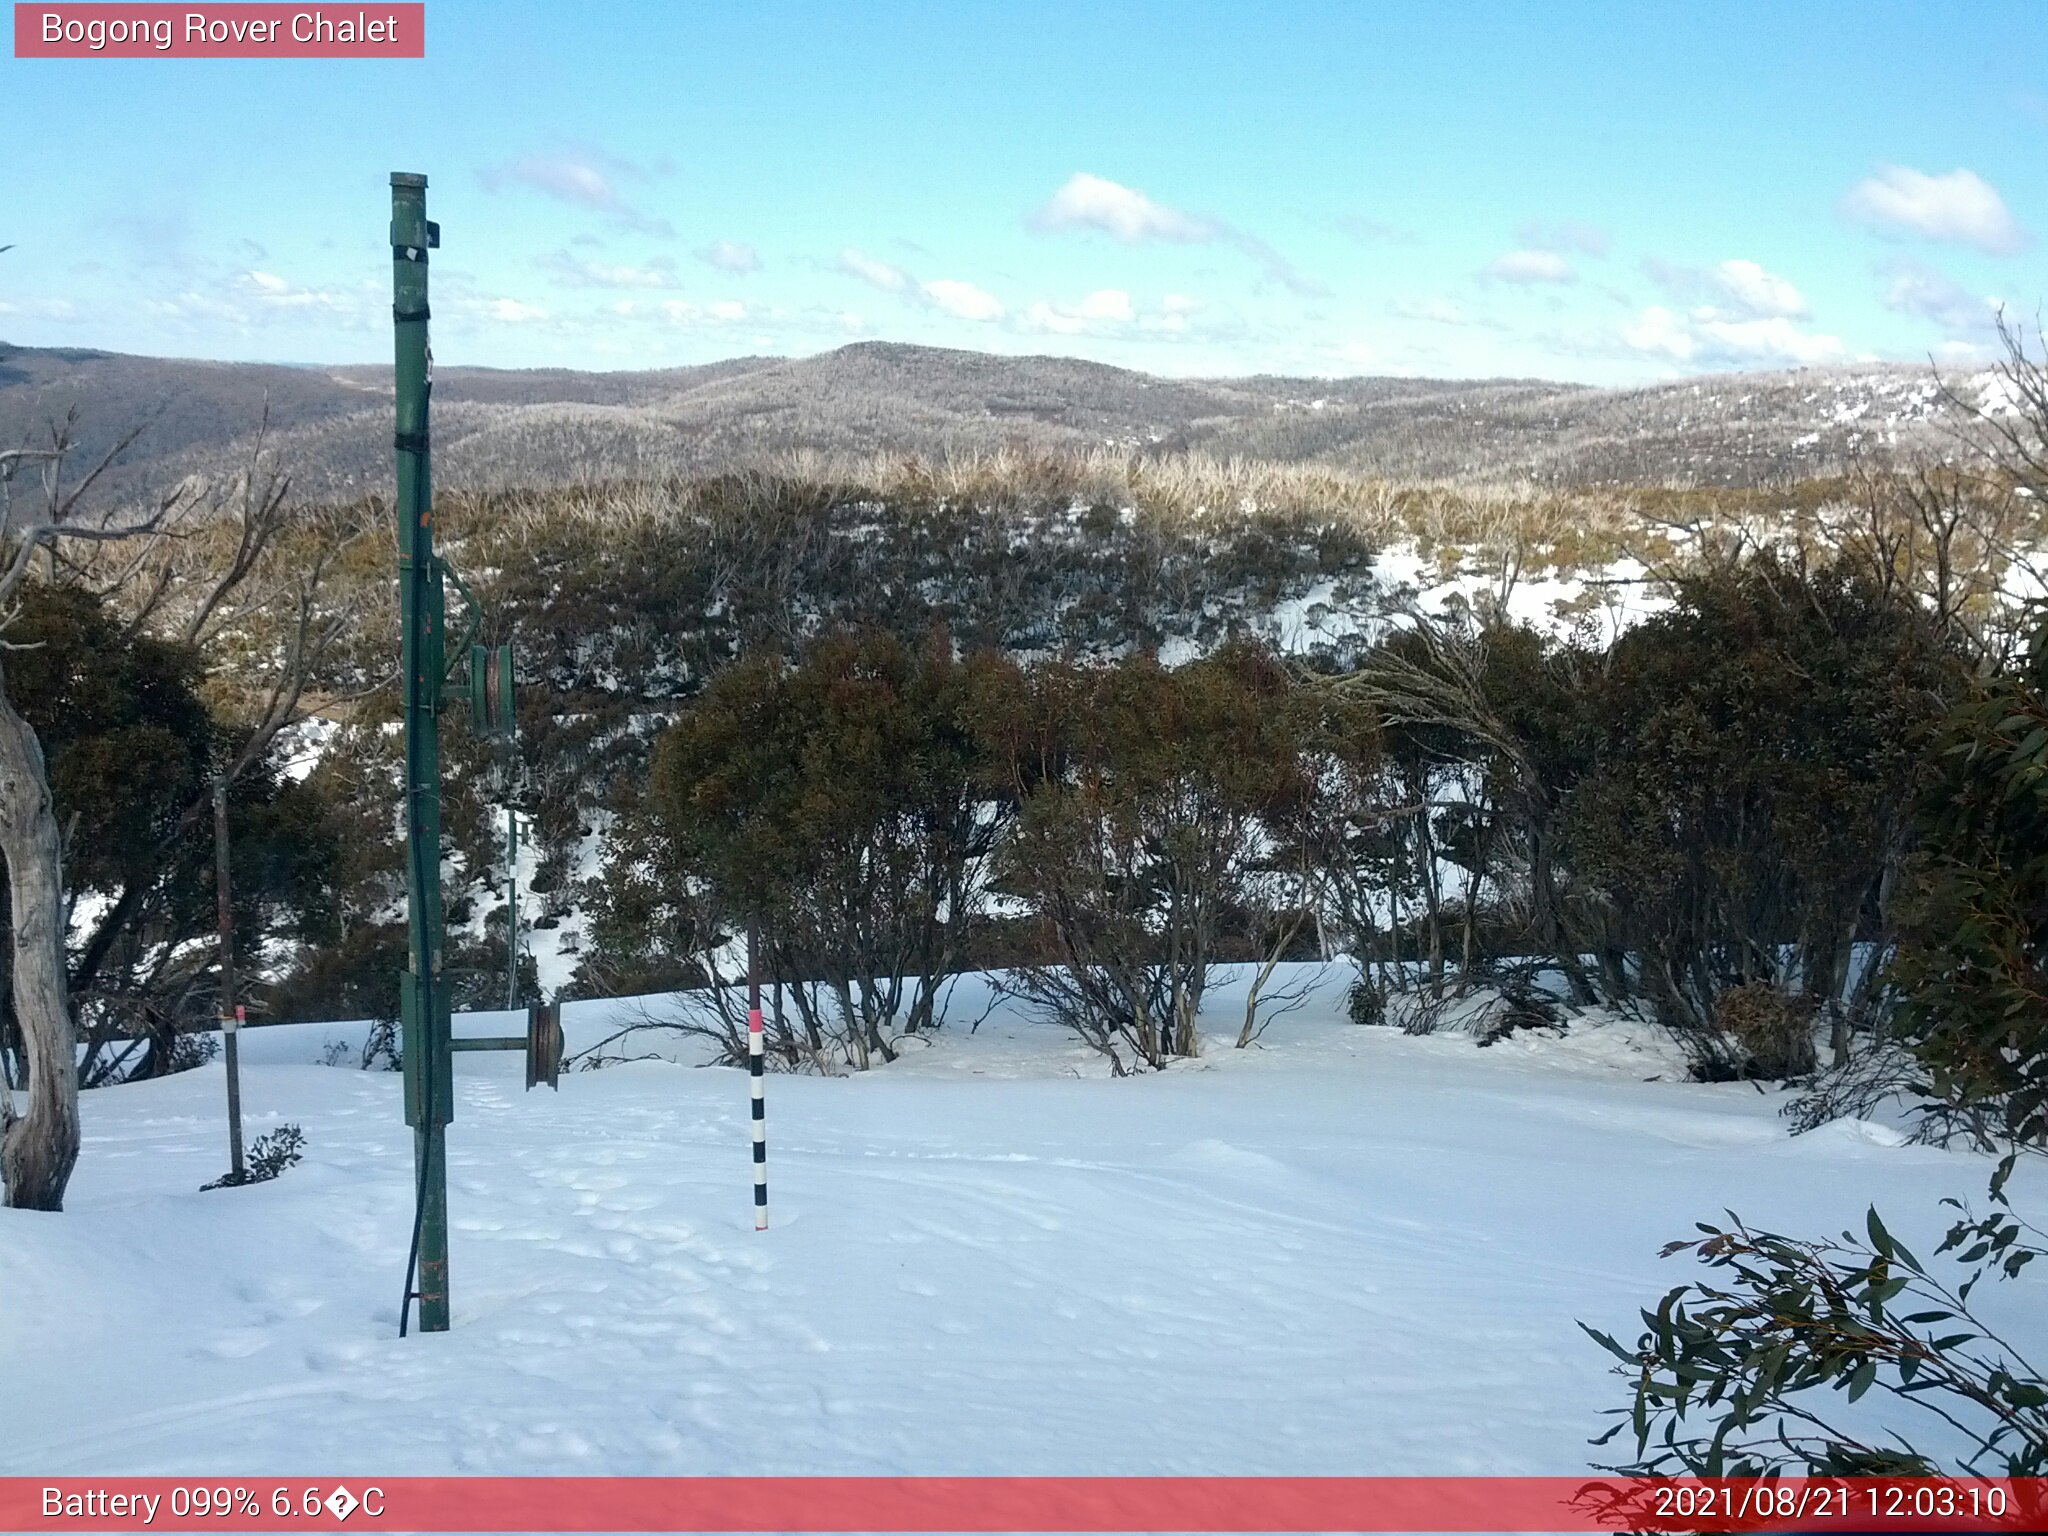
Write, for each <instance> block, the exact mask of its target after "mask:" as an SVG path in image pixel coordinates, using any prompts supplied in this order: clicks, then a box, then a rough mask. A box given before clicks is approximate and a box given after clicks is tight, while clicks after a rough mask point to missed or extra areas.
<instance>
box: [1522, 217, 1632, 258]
mask: <svg viewBox="0 0 2048 1536" xmlns="http://www.w3.org/2000/svg"><path fill="white" fill-rule="evenodd" d="M1515 238H1516V239H1517V240H1518V241H1520V242H1521V243H1522V246H1523V248H1524V249H1525V250H1535V251H1577V252H1578V253H1579V254H1580V255H1582V256H1605V255H1606V254H1607V249H1608V247H1609V245H1611V244H1612V243H1613V242H1612V241H1610V240H1609V238H1608V235H1607V231H1606V230H1604V229H1601V228H1600V227H1599V226H1598V225H1594V224H1585V223H1581V222H1580V221H1579V220H1577V219H1557V220H1544V219H1525V220H1524V221H1523V222H1522V223H1520V224H1517V225H1516V226H1515Z"/></svg>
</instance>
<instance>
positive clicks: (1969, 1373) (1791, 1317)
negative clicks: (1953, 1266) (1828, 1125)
mask: <svg viewBox="0 0 2048 1536" xmlns="http://www.w3.org/2000/svg"><path fill="white" fill-rule="evenodd" d="M1946 1203H1948V1204H1950V1205H1955V1206H1956V1208H1957V1209H1958V1210H1962V1209H1963V1208H1962V1207H1961V1206H1960V1204H1958V1203H1957V1202H1955V1201H1949V1202H1946ZM1730 1220H1731V1225H1729V1226H1727V1227H1716V1226H1710V1225H1708V1224H1707V1223H1705V1222H1702V1223H1700V1224H1699V1230H1700V1231H1701V1232H1703V1233H1705V1234H1706V1235H1705V1236H1704V1237H1703V1238H1697V1239H1694V1240H1692V1241H1689V1242H1678V1243H1672V1244H1670V1245H1669V1246H1667V1247H1666V1248H1665V1250H1664V1252H1665V1254H1666V1255H1667V1256H1668V1255H1671V1254H1675V1253H1691V1254H1694V1255H1695V1256H1697V1257H1698V1258H1699V1259H1700V1260H1701V1261H1702V1262H1703V1263H1705V1264H1706V1265H1707V1266H1708V1267H1709V1268H1710V1269H1714V1270H1720V1271H1725V1272H1727V1273H1729V1274H1730V1275H1732V1277H1733V1278H1732V1280H1731V1281H1730V1282H1728V1283H1727V1284H1712V1283H1708V1282H1704V1281H1696V1282H1694V1283H1692V1284H1689V1285H1681V1286H1679V1287H1677V1288H1676V1289H1675V1290H1673V1291H1671V1292H1670V1294H1668V1295H1667V1296H1665V1298H1664V1300H1663V1301H1662V1302H1661V1303H1660V1304H1659V1305H1658V1307H1657V1308H1656V1310H1654V1311H1645V1312H1643V1314H1642V1319H1643V1333H1642V1335H1641V1337H1640V1338H1639V1339H1638V1340H1637V1341H1636V1344H1635V1346H1634V1347H1633V1348H1626V1347H1624V1346H1623V1345H1621V1344H1619V1343H1617V1342H1616V1341H1615V1340H1614V1339H1612V1338H1610V1337H1609V1336H1608V1335H1606V1334H1604V1333H1601V1332H1600V1331H1598V1330H1597V1329H1594V1328H1586V1332H1587V1333H1588V1334H1589V1335H1591V1337H1592V1338H1593V1339H1594V1340H1595V1341H1596V1342H1598V1343H1599V1344H1600V1345H1601V1347H1602V1348H1604V1349H1606V1350H1607V1352H1608V1353H1609V1354H1611V1355H1613V1356H1615V1357H1616V1359H1617V1360H1619V1361H1620V1362H1621V1363H1620V1364H1619V1365H1618V1366H1617V1367H1616V1369H1615V1374H1616V1375H1617V1376H1620V1377H1622V1378H1624V1379H1625V1380H1627V1381H1629V1382H1630V1383H1631V1384H1632V1386H1633V1400H1632V1402H1631V1403H1630V1404H1629V1406H1627V1407H1625V1408H1617V1409H1615V1410H1613V1413H1614V1416H1615V1417H1616V1419H1617V1421H1618V1422H1616V1423H1615V1424H1614V1426H1613V1427H1612V1428H1610V1429H1609V1430H1608V1431H1607V1432H1606V1433H1605V1434H1603V1435H1601V1436H1599V1438H1598V1439H1596V1440H1595V1441H1594V1442H1593V1443H1594V1444H1595V1445H1604V1444H1606V1443H1607V1442H1608V1441H1610V1440H1612V1439H1613V1438H1614V1437H1615V1436H1616V1435H1618V1434H1620V1433H1621V1432H1622V1431H1623V1430H1624V1429H1632V1430H1633V1431H1634V1434H1635V1460H1634V1461H1633V1462H1631V1463H1628V1464H1627V1465H1624V1466H1617V1467H1612V1468H1610V1469H1609V1470H1611V1471H1615V1472H1620V1473H1624V1474H1628V1475H1631V1476H1669V1475H1691V1476H1698V1477H1761V1476H1774V1475H1783V1474H1786V1473H1793V1474H1805V1475H1808V1476H1831V1477H1842V1476H1860V1477H1878V1476H1885V1477H1928V1476H1935V1475H1938V1474H1939V1473H1940V1472H1941V1471H1942V1467H1941V1458H1938V1457H1937V1456H1936V1455H1935V1454H1932V1453H1929V1452H1923V1451H1921V1450H1919V1449H1916V1448H1915V1447H1914V1445H1913V1443H1912V1442H1911V1440H1910V1439H1908V1438H1907V1437H1906V1435H1905V1434H1904V1433H1902V1432H1901V1431H1900V1430H1899V1429H1898V1428H1896V1427H1894V1426H1893V1425H1885V1426H1883V1427H1882V1428H1881V1429H1880V1428H1877V1427H1872V1426H1869V1425H1868V1423H1867V1420H1869V1419H1874V1418H1875V1417H1876V1415H1875V1414H1874V1413H1866V1415H1863V1416H1859V1415H1847V1416H1844V1417H1846V1418H1847V1419H1848V1420H1849V1423H1846V1424H1845V1423H1844V1422H1842V1421H1841V1419H1839V1418H1838V1417H1837V1416H1836V1415H1837V1409H1836V1408H1835V1407H1834V1406H1833V1405H1831V1404H1830V1402H1829V1401H1828V1398H1827V1396H1826V1394H1827V1393H1830V1392H1832V1393H1838V1394H1840V1397H1839V1401H1840V1403H1841V1404H1843V1405H1847V1404H1850V1403H1855V1402H1857V1401H1859V1400H1860V1399H1861V1398H1862V1397H1863V1396H1864V1395H1865V1394H1866V1393H1868V1392H1869V1391H1870V1390H1871V1389H1872V1388H1873V1387H1875V1388H1879V1389H1881V1391H1882V1392H1883V1393H1884V1394H1887V1395H1888V1396H1889V1398H1890V1399H1891V1402H1892V1406H1893V1407H1894V1408H1895V1409H1896V1410H1897V1411H1898V1417H1899V1418H1900V1419H1902V1420H1904V1421H1906V1422H1910V1423H1917V1424H1919V1425H1921V1426H1923V1427H1924V1428H1925V1429H1928V1430H1933V1431H1934V1432H1936V1433H1938V1434H1942V1435H1944V1436H1945V1437H1946V1438H1948V1439H1949V1440H1950V1441H1951V1443H1953V1440H1954V1438H1955V1436H1957V1435H1960V1436H1961V1437H1962V1440H1963V1442H1964V1444H1965V1445H1966V1446H1967V1450H1965V1451H1964V1452H1963V1453H1962V1454H1960V1455H1958V1456H1955V1457H1954V1458H1953V1460H1954V1462H1955V1464H1956V1465H1955V1466H1954V1468H1953V1469H1952V1471H1956V1472H1961V1473H1965V1474H1968V1475H1972V1476H1986V1475H1990V1476H2004V1477H2038V1476H2040V1475H2041V1474H2042V1473H2043V1472H2044V1471H2048V1383H2044V1381H2043V1379H2042V1376H2041V1372H2040V1371H2039V1369H2038V1368H2036V1367H2035V1366H2034V1365H2032V1364H2031V1363H2030V1362H2029V1361H2028V1360H2027V1359H2026V1358H2025V1357H2024V1356H2022V1355H2021V1354H2019V1353H2018V1351H2016V1350H2015V1349H2014V1348H2013V1347H2012V1346H2011V1345H2009V1344H2007V1343H2006V1342H2005V1341H2004V1340H2003V1339H2001V1338H2000V1337H1999V1336H1998V1335H1997V1334H1996V1333H1995V1332H1993V1331H1992V1329H1991V1328H1990V1327H1988V1326H1987V1325H1986V1324H1985V1323H1983V1322H1982V1321H1981V1320H1979V1319H1978V1318H1977V1317H1976V1316H1975V1315H1974V1314H1973V1313H1972V1312H1971V1310H1970V1305H1969V1297H1970V1292H1971V1290H1972V1289H1973V1288H1974V1287H1975V1286H1976V1284H1977V1282H1978V1281H1979V1280H1980V1279H1981V1278H1983V1276H1984V1275H1985V1274H1986V1273H1987V1272H1993V1273H1996V1274H1997V1275H1999V1276H2000V1277H2001V1278H2008V1279H2009V1278H2011V1277H2012V1276H2014V1275H2017V1274H2018V1273H2019V1272H2020V1270H2021V1269H2023V1268H2024V1267H2025V1266H2026V1265H2027V1264H2028V1263H2030V1262H2031V1261H2032V1260H2034V1259H2035V1258H2037V1257H2039V1256H2040V1255H2041V1253H2042V1250H2041V1249H2040V1248H2038V1247H2036V1246H2035V1245H2034V1243H2033V1242H2031V1241H2029V1239H2043V1238H2044V1236H2048V1235H2044V1234H2042V1233H2040V1232H2038V1231H2036V1230H2034V1229H2033V1228H2031V1227H2027V1226H2025V1225H2023V1224H2022V1223H2020V1222H2019V1221H2017V1220H2015V1219H2014V1218H2012V1217H2011V1216H2009V1215H2006V1214H2003V1213H2002V1212H1996V1213H1994V1214H1993V1215H1991V1216H1989V1217H1986V1218H1984V1219H1982V1220H1972V1219H1970V1217H1969V1214H1968V1212H1967V1211H1965V1212H1964V1216H1963V1219H1962V1220H1959V1221H1958V1222H1956V1223H1955V1225H1954V1226H1953V1227H1951V1228H1950V1230H1949V1233H1948V1235H1947V1237H1946V1238H1944V1239H1943V1241H1942V1244H1941V1246H1940V1248H1939V1249H1937V1250H1936V1252H1937V1254H1946V1253H1951V1252H1954V1251H1956V1250H1962V1251H1961V1252H1959V1253H1957V1255H1956V1258H1955V1260H1954V1261H1953V1262H1955V1263H1957V1264H1959V1265H1963V1266H1972V1267H1971V1269H1970V1272H1969V1273H1968V1274H1967V1275H1965V1276H1964V1277H1963V1278H1962V1279H1961V1280H1960V1283H1958V1284H1957V1285H1955V1286H1953V1287H1951V1286H1950V1285H1948V1284H1946V1283H1945V1282H1943V1281H1942V1280H1940V1279H1938V1278H1937V1277H1936V1276H1935V1274H1934V1273H1933V1272H1932V1271H1931V1270H1930V1269H1929V1268H1928V1267H1927V1266H1926V1265H1924V1264H1923V1263H1922V1262H1921V1261H1920V1260H1919V1259H1917V1258H1916V1257H1914V1255H1913V1253H1912V1252H1911V1250H1909V1249H1908V1248H1907V1247H1906V1246H1905V1245H1904V1244H1903V1243H1900V1242H1899V1241H1898V1240H1897V1239H1896V1238H1894V1237H1892V1235H1891V1234H1890V1233H1889V1232H1888V1231H1886V1230H1885V1227H1884V1224H1883V1223H1882V1222H1881V1221H1880V1220H1879V1219H1878V1215H1877V1212H1876V1210H1875V1209H1872V1210H1871V1212H1870V1213H1869V1216H1868V1218H1867V1219H1866V1222H1865V1227H1866V1236H1864V1237H1858V1236H1855V1235H1853V1234H1851V1233H1848V1232H1844V1233H1843V1234H1842V1237H1841V1240H1840V1241H1839V1242H1825V1241H1824V1242H1807V1241H1802V1240H1800V1239H1797V1238H1790V1237H1783V1236H1780V1235H1778V1234H1777V1233H1773V1232H1761V1231H1756V1230H1754V1229H1752V1228H1750V1227H1748V1226H1746V1225H1744V1224H1743V1222H1742V1221H1741V1220H1740V1219H1739V1218H1734V1217H1731V1218H1730ZM1580 1326H1581V1327H1582V1328H1585V1327H1586V1325H1585V1324H1583V1323H1582V1324H1580ZM1852 1425H1853V1427H1851V1426H1852ZM1943 1425H1945V1426H1946V1428H1945V1429H1944V1428H1942V1427H1941V1426H1943ZM2029 1528H2033V1527H2029Z"/></svg>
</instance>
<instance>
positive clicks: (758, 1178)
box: [747, 927, 768, 1232]
mask: <svg viewBox="0 0 2048 1536" xmlns="http://www.w3.org/2000/svg"><path fill="white" fill-rule="evenodd" d="M766 1046H767V1031H766V1030H765V1029H763V1028H762V1023H761V960H760V947H759V945H758V944H757V942H756V941H755V937H754V930H753V929H752V928H751V927H750V928H748V929H747V1088H748V1093H749V1096H750V1098H751V1100H752V1104H753V1115H754V1230H755V1231H756V1232H766V1231H767V1230H768V1101H767V1099H766V1098H765V1097H764V1096H763V1092H762V1090H763V1087H764V1078H763V1076H762V1072H763V1068H764V1067H765V1066H766V1056H767V1050H766Z"/></svg>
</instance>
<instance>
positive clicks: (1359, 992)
mask: <svg viewBox="0 0 2048 1536" xmlns="http://www.w3.org/2000/svg"><path fill="white" fill-rule="evenodd" d="M1344 1012H1345V1013H1346V1014H1347V1015H1349V1016H1350V1019H1351V1022H1352V1023H1354V1024H1384V1023H1386V1022H1387V994H1386V993H1384V992H1382V991H1381V990H1380V989H1379V988H1378V987H1376V986H1374V985H1373V984H1372V981H1371V980H1370V979H1369V978H1367V977H1364V976H1361V977H1359V979H1358V980H1356V981H1354V982H1353V983H1351V993H1350V995H1349V996H1348V997H1347V998H1346V999H1345V1000H1344Z"/></svg>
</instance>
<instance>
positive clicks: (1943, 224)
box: [1842, 165, 2027, 256]
mask: <svg viewBox="0 0 2048 1536" xmlns="http://www.w3.org/2000/svg"><path fill="white" fill-rule="evenodd" d="M1842 207H1843V211H1844V212H1846V213H1847V214H1848V215H1849V216H1850V217H1851V218H1854V219H1857V220H1860V221H1861V222H1863V223H1865V224H1869V225H1872V226H1873V227H1875V228H1877V229H1879V230H1881V231H1883V232H1886V233H1890V234H1909V235H1921V236H1924V237H1925V238H1927V239H1929V240H1944V241H1948V242H1950V243H1952V244H1956V245H1970V246H1975V247H1976V248H1977V249H1978V250H1980V251H1989V252H1990V253H1991V254H1992V255H1994V256H2009V255H2011V254H2012V253H2013V252H2015V251H2017V250H2019V249H2020V248H2021V247H2022V246H2023V245H2025V244H2026V241H2027V237H2026V233H2025V231H2023V230H2022V229H2021V228H2020V226H2019V224H2018V222H2017V221H2016V220H2015V219H2014V218H2013V216H2012V212H2011V210H2010V209H2008V208H2007V207H2006V206H2005V200H2004V199H2003V198H2001V197H2000V196H1999V195H1998V190H1997V189H1996V188H1995V187H1993V186H1992V185H1991V184H1990V183H1989V182H1987V181H1986V180H1984V178H1983V177H1981V176H1979V175H1978V174H1977V173H1976V172H1975V171H1968V170H1963V169H1961V168H1958V169H1956V170H1953V171H1949V172H1946V173H1945V174H1943V175H1939V176H1931V175H1929V174H1928V173H1927V172H1925V171H1916V170H1914V169H1913V168H1912V167H1911V166H1906V165H1880V166H1879V167H1878V168H1877V174H1876V175H1874V176H1869V177H1866V178H1865V179H1864V180H1862V181H1860V182H1858V183H1857V184H1856V185H1855V186H1854V187H1853V188H1852V189H1850V192H1849V195H1848V196H1847V197H1846V198H1844V199H1843V202H1842Z"/></svg>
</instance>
